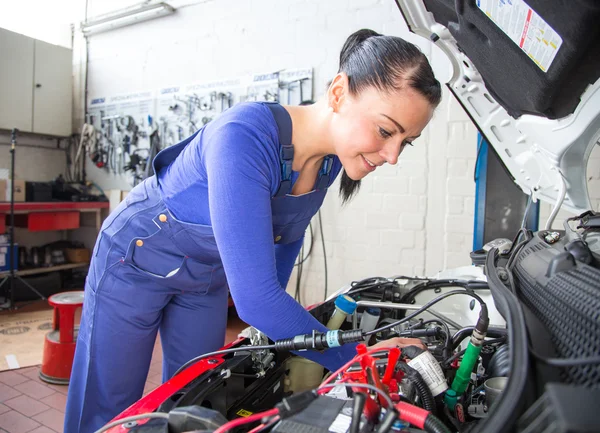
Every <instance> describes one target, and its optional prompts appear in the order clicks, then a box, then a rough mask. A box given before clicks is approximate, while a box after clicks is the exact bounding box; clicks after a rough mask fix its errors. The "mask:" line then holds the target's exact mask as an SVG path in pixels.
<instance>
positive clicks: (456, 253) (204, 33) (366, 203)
mask: <svg viewBox="0 0 600 433" xmlns="http://www.w3.org/2000/svg"><path fill="white" fill-rule="evenodd" d="M131 3H133V2H125V3H123V2H119V3H118V4H117V3H116V2H114V1H111V2H105V1H100V0H89V11H91V12H90V16H93V15H96V14H99V13H105V12H107V11H109V10H110V9H111V6H112V7H113V8H117V7H123V6H126V5H128V4H131ZM169 3H170V4H172V5H173V6H174V7H176V8H178V10H177V12H176V14H174V15H172V16H168V17H164V18H160V19H157V20H154V21H149V22H146V23H143V24H139V25H136V26H131V27H127V28H123V29H120V30H116V31H113V32H110V33H105V34H99V35H95V36H93V37H92V38H91V39H90V45H89V77H88V83H89V85H88V91H89V94H90V95H94V94H117V93H128V92H134V91H143V90H148V89H156V88H159V87H163V86H168V85H172V84H177V83H191V82H199V81H203V80H212V79H215V78H220V77H231V76H237V75H242V74H248V73H258V72H268V71H273V70H278V69H283V68H294V67H306V66H312V67H313V68H314V70H315V74H314V78H315V92H316V94H317V95H322V94H323V90H324V86H325V83H326V81H327V80H328V79H330V78H331V77H332V76H333V75H334V74H335V72H336V71H337V64H338V56H339V50H340V48H341V46H342V44H343V42H344V40H345V39H346V37H347V36H348V35H349V34H350V33H352V32H353V31H355V30H358V29H360V28H363V27H368V28H372V29H373V30H376V31H378V32H382V33H385V34H391V35H398V36H402V37H404V38H406V39H408V40H411V41H419V42H418V43H419V46H421V47H422V49H423V51H424V52H425V54H426V55H427V56H428V57H429V58H430V59H431V61H432V62H433V64H434V66H435V67H436V68H438V69H439V70H440V71H442V73H441V74H440V77H439V78H440V79H442V80H443V79H444V78H446V77H444V76H443V75H444V72H445V71H446V70H447V68H446V66H445V63H444V58H443V56H442V55H441V54H440V53H439V51H437V48H436V47H431V46H430V45H429V43H428V42H427V41H424V40H421V39H419V38H417V37H416V36H414V35H411V34H409V33H408V30H407V29H406V27H405V25H404V23H403V21H402V18H401V15H400V12H399V11H398V9H397V7H396V5H395V2H394V1H392V0H351V1H349V0H327V1H323V0H321V1H318V0H286V1H281V0H212V1H190V0H172V1H170V2H169ZM83 47H84V45H83V44H81V39H77V38H76V42H75V46H74V50H75V56H77V58H76V61H75V65H74V66H75V76H76V77H79V78H76V79H77V80H78V81H77V82H78V84H77V89H79V91H77V89H76V92H75V95H76V97H75V104H76V108H77V107H79V109H80V108H81V106H82V101H83V98H82V89H83V79H82V76H83V75H82V71H83V68H82V66H83V60H84V53H85V50H84V49H83ZM81 119H82V117H81V110H78V111H76V115H75V120H76V121H77V120H79V124H80V122H81ZM476 141H477V140H476V129H475V127H474V126H473V124H472V123H471V121H470V120H469V118H468V117H467V116H466V115H465V113H464V112H463V110H462V108H461V107H460V105H459V104H458V103H456V102H455V101H454V99H453V98H452V97H451V96H450V95H449V94H448V92H447V91H446V90H445V89H444V99H443V102H442V103H441V105H440V107H439V108H438V110H437V113H436V115H435V117H434V119H433V120H432V122H431V124H430V125H429V126H428V128H427V129H426V131H425V132H424V134H423V137H422V138H420V139H419V140H417V142H416V143H415V147H414V148H410V149H407V150H406V152H404V153H403V155H402V159H401V161H400V163H399V164H398V165H397V166H395V167H389V166H388V167H382V168H380V169H378V170H377V172H376V173H374V174H373V175H371V176H369V177H368V178H367V179H365V181H364V183H363V187H362V190H361V191H360V193H359V195H358V196H357V197H356V198H355V199H354V200H353V201H352V202H351V203H350V204H348V205H347V206H345V207H341V205H340V201H339V199H338V197H337V184H336V185H335V186H334V188H333V189H332V191H331V193H330V194H329V195H328V197H327V199H326V201H325V203H324V205H323V208H322V218H323V229H324V234H325V236H324V237H325V246H326V251H327V269H328V278H327V281H328V286H329V291H330V292H331V291H333V290H336V289H337V288H339V287H341V286H343V285H345V284H347V283H349V282H350V281H352V280H356V279H360V278H363V277H368V276H375V275H383V276H389V275H393V274H408V275H414V274H432V273H435V272H437V271H439V270H442V269H444V268H447V267H454V266H458V265H463V264H468V263H469V256H468V253H469V251H470V250H471V246H472V233H473V208H474V192H475V186H474V183H473V170H474V164H475V156H476V155H475V153H476V152H475V151H476ZM596 155H598V152H596ZM590 166H591V168H590V171H589V176H590V177H592V180H591V185H592V195H593V197H594V200H595V205H596V206H598V205H599V201H600V185H599V183H600V158H597V157H594V159H593V163H592V164H590ZM88 174H89V176H90V178H91V179H93V180H95V181H96V182H97V183H99V184H100V185H101V186H102V187H103V188H107V189H111V188H123V189H125V188H127V185H125V184H124V183H123V182H122V181H117V180H114V179H110V178H108V177H107V176H106V175H105V174H104V172H102V171H99V170H94V169H93V168H90V170H89V171H88ZM314 225H315V232H317V231H318V223H317V221H315V224H314ZM324 281H325V268H324V263H323V251H322V248H321V242H320V239H319V238H318V237H317V238H316V244H315V247H314V249H313V254H312V256H311V258H310V259H309V260H308V261H307V262H306V263H305V266H304V270H303V275H302V286H301V290H302V301H303V303H304V304H311V303H314V302H316V301H319V300H320V299H322V297H323V292H324ZM294 285H295V273H294V274H293V275H292V278H291V280H290V285H289V290H290V291H292V290H293V288H294Z"/></svg>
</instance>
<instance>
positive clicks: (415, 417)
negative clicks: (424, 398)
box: [396, 401, 430, 430]
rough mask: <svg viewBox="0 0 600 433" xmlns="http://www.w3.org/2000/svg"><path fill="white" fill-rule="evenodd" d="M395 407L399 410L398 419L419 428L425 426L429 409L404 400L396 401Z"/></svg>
mask: <svg viewBox="0 0 600 433" xmlns="http://www.w3.org/2000/svg"><path fill="white" fill-rule="evenodd" d="M396 409H398V411H399V412H400V419H401V420H402V421H406V422H409V423H411V424H412V425H414V426H416V427H418V428H420V429H421V430H422V429H424V428H425V420H426V419H427V417H428V416H429V413H430V412H429V411H426V410H425V409H421V408H420V407H417V406H413V405H412V404H409V403H406V402H404V401H401V402H400V403H398V404H397V405H396Z"/></svg>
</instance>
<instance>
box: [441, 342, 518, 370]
mask: <svg viewBox="0 0 600 433" xmlns="http://www.w3.org/2000/svg"><path fill="white" fill-rule="evenodd" d="M505 341H506V337H500V338H494V339H492V340H485V341H484V342H483V343H482V344H481V345H482V346H489V345H492V344H496V343H504V342H505ZM466 351H467V349H463V350H461V351H459V352H456V353H455V354H454V355H452V356H451V357H450V358H448V359H446V360H444V362H443V363H444V364H445V365H450V364H452V361H454V360H455V359H457V358H460V357H461V356H463V355H464V354H465V352H466Z"/></svg>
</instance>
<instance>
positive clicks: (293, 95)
mask: <svg viewBox="0 0 600 433" xmlns="http://www.w3.org/2000/svg"><path fill="white" fill-rule="evenodd" d="M312 100H313V70H312V68H304V69H286V70H284V71H281V72H280V73H279V102H280V103H281V104H284V105H300V104H306V103H309V102H311V101H312Z"/></svg>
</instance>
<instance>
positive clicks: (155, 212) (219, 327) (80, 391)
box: [64, 104, 331, 433]
mask: <svg viewBox="0 0 600 433" xmlns="http://www.w3.org/2000/svg"><path fill="white" fill-rule="evenodd" d="M267 105H268V107H269V108H270V109H271V111H272V112H273V115H274V116H275V119H276V121H277V123H278V127H279V137H280V146H281V152H280V155H281V167H282V179H281V184H280V188H279V191H278V192H277V194H276V195H275V196H274V197H272V199H271V206H272V215H273V240H274V244H275V243H281V244H283V243H285V244H287V243H292V242H294V241H297V240H299V239H300V238H301V237H302V236H303V235H304V232H305V230H306V228H307V226H308V224H309V222H310V220H311V218H312V217H313V215H315V213H316V212H317V210H318V209H319V208H320V206H321V204H322V203H323V199H324V198H325V194H326V189H327V186H328V185H329V181H330V179H329V173H330V170H331V158H330V157H327V158H326V160H325V162H324V164H323V168H322V171H321V174H320V175H319V179H318V181H317V184H316V188H317V189H316V190H315V191H313V192H310V193H307V194H304V195H301V196H290V195H288V194H289V193H290V192H291V186H292V170H291V165H292V158H293V147H292V145H291V128H292V124H291V119H290V118H289V115H288V114H287V112H286V111H285V109H284V108H283V107H281V106H280V105H278V104H267ZM197 134H198V132H196V134H194V135H193V136H191V137H189V138H187V139H186V140H184V141H183V142H181V143H179V144H177V145H174V146H172V147H169V148H167V149H165V150H163V151H161V152H160V153H159V154H158V155H157V156H156V158H155V159H154V161H153V165H154V172H155V173H157V174H156V175H154V176H152V177H150V178H148V179H146V180H145V181H143V182H142V183H140V184H139V185H137V186H136V187H135V188H133V190H132V191H131V192H130V193H129V195H128V196H127V197H126V199H125V200H124V201H123V202H122V203H121V204H120V205H119V206H118V207H117V208H116V209H115V210H114V211H113V212H112V213H111V214H110V215H109V217H108V218H107V219H106V220H105V221H104V223H103V225H102V230H101V232H100V235H99V236H98V239H97V241H96V245H95V247H94V251H93V255H92V261H91V264H90V269H89V274H88V277H87V280H86V284H85V301H84V304H83V312H82V319H81V325H80V328H79V336H78V339H77V347H76V352H75V359H74V362H73V370H72V374H71V381H70V385H69V395H68V400H67V409H66V416H65V430H64V431H65V433H88V432H94V431H95V430H97V429H99V428H100V427H102V426H103V425H105V424H106V423H107V422H109V421H110V420H111V419H112V418H114V417H115V416H116V415H118V414H119V413H120V412H122V411H123V410H125V409H126V408H127V407H129V406H130V405H131V404H133V403H134V402H135V401H137V400H138V399H139V398H140V397H141V396H142V394H143V390H144V384H145V381H146V377H147V375H148V369H149V366H150V360H151V357H152V351H153V348H154V344H155V341H156V335H157V332H158V331H159V330H160V337H161V343H162V349H163V381H166V380H168V379H169V378H170V377H171V376H172V375H173V374H174V372H175V371H176V370H177V369H178V368H179V367H180V366H181V365H183V364H184V363H185V362H187V361H188V360H190V359H191V358H193V357H195V356H198V355H201V354H203V353H206V352H210V351H214V350H218V349H219V348H220V347H222V346H223V343H224V340H225V331H226V326H227V323H226V322H227V297H228V286H227V279H226V276H225V271H224V269H223V266H222V263H221V259H220V257H219V252H218V249H217V244H216V241H215V238H214V235H213V230H212V227H211V226H208V225H200V224H191V223H187V222H183V221H179V220H177V219H176V218H175V217H174V216H173V215H172V214H171V212H169V209H167V207H166V206H165V204H164V202H163V200H162V197H161V195H160V190H159V184H158V183H159V180H158V177H157V176H158V174H159V173H160V171H161V169H162V168H164V167H166V166H168V165H169V164H170V163H171V162H172V161H174V160H175V158H177V156H178V155H179V154H180V153H181V151H182V150H183V148H184V147H185V146H187V145H188V144H189V143H190V142H191V141H192V140H193V139H194V138H195V136H196V135H197ZM282 290H283V289H282ZM290 337H291V336H290Z"/></svg>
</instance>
